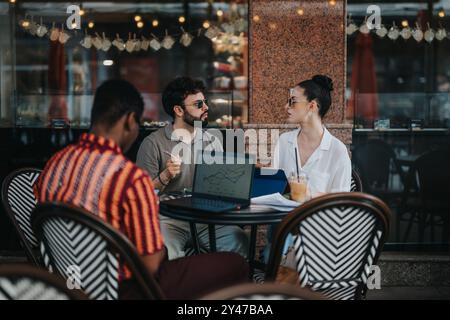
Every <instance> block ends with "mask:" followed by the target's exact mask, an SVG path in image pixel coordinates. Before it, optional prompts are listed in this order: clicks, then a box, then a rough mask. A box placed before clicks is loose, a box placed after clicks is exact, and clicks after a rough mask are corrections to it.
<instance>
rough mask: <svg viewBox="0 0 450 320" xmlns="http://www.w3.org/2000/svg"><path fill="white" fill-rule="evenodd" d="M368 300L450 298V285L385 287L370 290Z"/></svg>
mask: <svg viewBox="0 0 450 320" xmlns="http://www.w3.org/2000/svg"><path fill="white" fill-rule="evenodd" d="M367 300H450V287H384V288H381V289H380V290H370V291H368V292H367Z"/></svg>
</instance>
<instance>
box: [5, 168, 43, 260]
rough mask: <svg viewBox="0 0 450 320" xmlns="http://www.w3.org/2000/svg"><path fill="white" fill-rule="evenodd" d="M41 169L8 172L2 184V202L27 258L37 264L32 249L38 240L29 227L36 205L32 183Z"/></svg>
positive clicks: (35, 247) (36, 258)
mask: <svg viewBox="0 0 450 320" xmlns="http://www.w3.org/2000/svg"><path fill="white" fill-rule="evenodd" d="M40 173H41V171H40V170H38V169H33V168H25V169H19V170H16V171H14V172H12V173H11V174H9V175H8V176H7V177H6V178H5V180H4V182H3V186H2V202H3V206H4V207H5V210H6V212H7V213H8V215H9V217H10V219H11V221H12V223H13V225H14V226H15V228H16V231H17V233H18V235H19V238H20V240H21V241H22V244H23V246H24V249H25V251H26V254H27V256H28V258H29V260H30V261H31V262H32V263H34V264H39V263H38V261H39V258H38V257H37V256H36V254H35V252H33V250H35V249H37V247H38V242H37V239H36V237H35V235H34V233H33V230H32V229H31V213H32V212H33V210H34V208H35V207H36V203H37V201H36V198H35V196H34V193H33V185H34V183H35V182H36V180H37V179H38V177H39V175H40Z"/></svg>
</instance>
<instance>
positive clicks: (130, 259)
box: [32, 202, 163, 300]
mask: <svg viewBox="0 0 450 320" xmlns="http://www.w3.org/2000/svg"><path fill="white" fill-rule="evenodd" d="M32 227H33V230H34V232H35V234H36V236H37V239H38V241H39V246H40V249H41V254H42V257H43V260H44V264H45V266H46V267H47V268H48V270H49V271H51V272H54V273H57V274H59V275H61V276H62V277H63V278H64V279H71V280H73V279H74V276H77V277H78V282H77V283H78V284H79V285H80V287H81V289H83V290H84V292H85V293H86V294H87V295H88V296H89V298H90V299H95V300H116V299H119V274H120V275H121V274H122V272H121V267H120V266H119V264H121V265H122V267H123V266H125V267H126V268H127V270H128V271H129V272H131V275H132V278H133V279H134V281H135V283H136V290H138V291H139V293H140V294H141V296H142V298H144V299H162V298H163V294H162V292H161V290H160V288H159V286H158V284H157V283H156V281H155V280H154V278H153V277H152V275H151V274H150V273H149V272H148V270H147V268H146V267H145V265H144V263H143V261H142V259H141V257H140V256H139V254H138V252H137V251H136V248H135V247H134V246H133V244H131V242H130V241H129V240H128V239H127V238H126V237H125V236H123V235H122V234H120V233H119V232H118V231H117V230H116V229H114V228H113V227H112V226H110V225H109V224H107V223H105V222H104V221H103V220H102V219H100V218H99V217H97V216H95V215H94V214H91V213H89V212H88V211H86V210H83V209H81V208H78V207H75V206H72V205H67V204H63V203H58V202H52V203H44V204H39V205H38V206H37V207H36V210H35V212H34V213H33V218H32ZM75 280H76V279H75Z"/></svg>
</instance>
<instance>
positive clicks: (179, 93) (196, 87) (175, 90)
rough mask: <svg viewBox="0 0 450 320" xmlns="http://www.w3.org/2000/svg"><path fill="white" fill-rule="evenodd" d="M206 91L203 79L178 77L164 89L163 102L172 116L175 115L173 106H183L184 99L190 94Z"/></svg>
mask: <svg viewBox="0 0 450 320" xmlns="http://www.w3.org/2000/svg"><path fill="white" fill-rule="evenodd" d="M204 91H205V85H204V83H203V81H201V80H195V79H192V78H189V77H178V78H175V79H174V80H172V81H171V82H170V83H169V84H168V85H167V86H166V88H165V89H164V91H163V94H162V104H163V107H164V110H165V111H166V113H167V114H168V115H170V116H171V117H172V118H174V117H175V113H174V111H173V108H174V107H175V106H182V104H183V101H184V99H186V97H187V96H188V95H190V94H197V93H199V92H204Z"/></svg>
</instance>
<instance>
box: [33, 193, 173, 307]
mask: <svg viewBox="0 0 450 320" xmlns="http://www.w3.org/2000/svg"><path fill="white" fill-rule="evenodd" d="M51 217H58V218H63V219H70V220H73V221H76V222H77V223H80V224H82V225H84V226H86V227H88V228H91V229H92V230H95V231H96V232H97V233H98V234H99V235H100V236H101V237H102V238H103V239H105V240H106V241H107V242H108V244H109V245H110V247H111V248H112V249H113V250H114V251H116V252H117V253H119V255H120V257H121V258H122V260H123V261H124V262H125V264H126V266H127V267H128V268H129V269H130V271H131V273H132V275H133V279H134V280H135V281H136V284H137V287H138V288H139V290H140V292H141V293H142V294H143V298H144V299H151V300H158V299H164V294H163V293H162V291H161V288H160V287H159V285H158V284H157V282H156V280H155V279H154V278H153V276H152V275H151V274H150V272H149V271H148V269H147V268H146V266H145V264H144V262H143V261H142V259H141V257H140V255H139V253H138V252H137V250H136V248H135V246H134V245H133V244H132V243H131V242H130V241H129V240H128V239H127V238H126V237H125V236H124V235H122V234H121V233H119V232H118V231H117V230H116V229H114V228H113V227H112V226H110V225H109V224H107V223H105V222H104V221H103V220H102V219H100V218H99V217H97V216H95V215H94V214H92V213H90V212H88V211H86V210H84V209H81V208H79V207H76V206H73V205H69V204H65V203H61V202H50V203H43V204H39V205H38V206H37V207H36V209H35V211H34V213H33V218H32V227H33V230H34V232H35V233H36V236H37V238H38V240H39V241H44V243H45V240H43V239H44V237H43V230H42V225H43V223H44V222H45V220H46V219H48V218H51ZM51 260H52V259H51V257H50V263H51V264H53V263H52V262H51ZM53 267H54V266H53ZM54 268H55V267H54ZM55 269H56V268H55Z"/></svg>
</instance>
